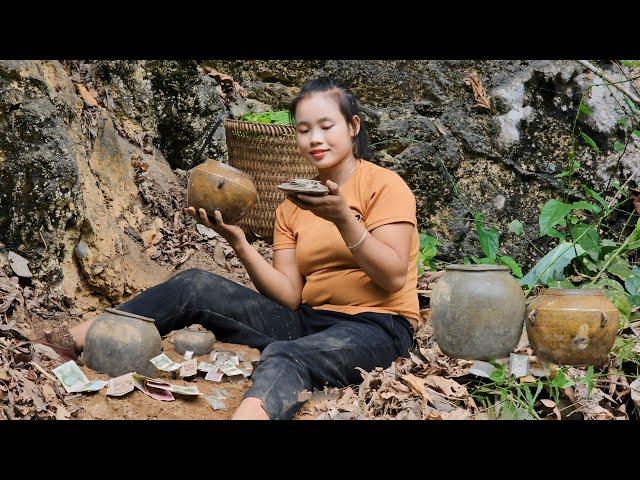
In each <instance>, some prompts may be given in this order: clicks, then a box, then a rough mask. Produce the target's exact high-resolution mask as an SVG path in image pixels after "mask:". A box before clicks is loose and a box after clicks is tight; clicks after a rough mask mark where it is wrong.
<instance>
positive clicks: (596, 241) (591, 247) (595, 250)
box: [569, 223, 600, 260]
mask: <svg viewBox="0 0 640 480" xmlns="http://www.w3.org/2000/svg"><path fill="white" fill-rule="evenodd" d="M569 232H570V233H571V239H572V240H573V241H574V242H577V243H578V245H580V246H582V248H584V249H585V251H586V252H587V253H588V254H589V256H590V257H591V258H593V259H594V260H598V256H599V255H600V235H598V232H596V229H595V227H594V226H592V225H587V224H585V223H580V224H578V225H575V226H573V227H571V228H570V229H569Z"/></svg>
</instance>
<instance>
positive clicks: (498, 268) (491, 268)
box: [445, 264, 509, 272]
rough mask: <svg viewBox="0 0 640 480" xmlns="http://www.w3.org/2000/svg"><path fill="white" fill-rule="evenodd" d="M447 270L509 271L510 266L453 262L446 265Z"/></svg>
mask: <svg viewBox="0 0 640 480" xmlns="http://www.w3.org/2000/svg"><path fill="white" fill-rule="evenodd" d="M445 269H446V270H457V271H463V272H508V271H509V267H506V266H504V265H461V264H451V265H447V266H446V267H445Z"/></svg>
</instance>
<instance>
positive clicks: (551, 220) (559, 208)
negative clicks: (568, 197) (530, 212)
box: [538, 198, 573, 237]
mask: <svg viewBox="0 0 640 480" xmlns="http://www.w3.org/2000/svg"><path fill="white" fill-rule="evenodd" d="M572 209H573V205H569V204H566V203H563V202H561V201H560V200H556V199H555V198H554V199H551V200H549V201H548V202H547V203H545V204H544V206H543V207H542V210H541V211H540V217H539V218H538V224H539V227H540V236H541V237H543V236H545V235H549V232H550V231H551V229H552V228H553V227H554V226H556V225H558V224H560V222H562V221H563V220H564V219H565V217H566V216H567V214H568V213H569V212H570V211H571V210H572Z"/></svg>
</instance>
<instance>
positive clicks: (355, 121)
mask: <svg viewBox="0 0 640 480" xmlns="http://www.w3.org/2000/svg"><path fill="white" fill-rule="evenodd" d="M360 122H361V120H360V117H359V116H358V115H354V116H353V118H352V119H351V124H350V125H349V135H351V137H352V138H355V136H356V135H358V133H359V132H360Z"/></svg>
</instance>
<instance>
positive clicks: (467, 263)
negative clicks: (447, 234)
mask: <svg viewBox="0 0 640 480" xmlns="http://www.w3.org/2000/svg"><path fill="white" fill-rule="evenodd" d="M462 264H463V265H471V260H469V257H464V258H463V259H462Z"/></svg>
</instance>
